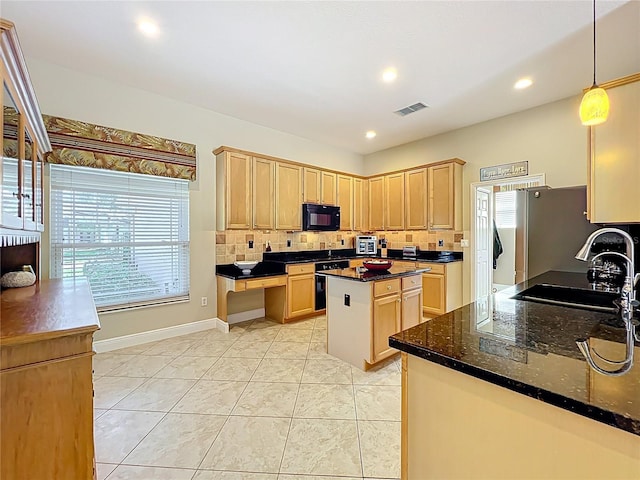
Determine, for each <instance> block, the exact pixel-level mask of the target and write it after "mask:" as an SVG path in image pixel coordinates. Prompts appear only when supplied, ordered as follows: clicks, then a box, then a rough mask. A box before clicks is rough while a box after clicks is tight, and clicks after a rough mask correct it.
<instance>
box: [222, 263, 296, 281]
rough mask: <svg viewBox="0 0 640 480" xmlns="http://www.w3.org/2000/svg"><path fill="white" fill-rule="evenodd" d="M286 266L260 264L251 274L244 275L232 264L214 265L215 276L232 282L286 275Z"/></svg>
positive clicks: (280, 264) (281, 264)
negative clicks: (229, 279) (232, 280)
mask: <svg viewBox="0 0 640 480" xmlns="http://www.w3.org/2000/svg"><path fill="white" fill-rule="evenodd" d="M286 273H287V271H286V266H285V264H284V263H280V262H260V263H258V264H257V265H256V266H255V267H253V269H252V270H251V273H249V274H246V275H245V274H244V273H242V270H241V269H239V268H238V267H236V266H235V265H234V264H233V263H228V264H225V265H216V275H220V276H221V277H226V278H232V279H234V280H244V279H247V278H258V277H274V276H276V275H286Z"/></svg>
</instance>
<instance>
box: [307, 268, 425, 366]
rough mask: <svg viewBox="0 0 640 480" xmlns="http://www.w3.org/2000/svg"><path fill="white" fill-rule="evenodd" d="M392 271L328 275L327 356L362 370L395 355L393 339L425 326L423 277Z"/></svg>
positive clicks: (410, 271)
mask: <svg viewBox="0 0 640 480" xmlns="http://www.w3.org/2000/svg"><path fill="white" fill-rule="evenodd" d="M426 271H429V269H428V268H415V267H414V266H404V265H403V266H395V265H394V266H392V267H391V268H390V269H388V270H384V271H368V270H367V269H366V268H363V267H353V268H344V269H339V270H326V271H323V272H318V273H317V275H324V276H326V277H327V353H329V355H333V356H335V357H337V358H340V359H342V360H344V361H345V362H348V363H350V364H351V365H354V366H356V367H358V368H361V369H363V370H367V369H369V368H370V367H371V366H372V365H375V364H376V363H378V362H381V361H382V360H384V359H386V358H388V357H390V356H392V355H394V354H396V353H397V350H396V349H395V348H391V347H390V346H389V340H388V338H389V336H390V335H393V334H395V333H398V332H400V331H402V330H405V329H407V328H410V327H412V326H415V325H418V324H419V323H420V322H421V321H422V273H423V272H426Z"/></svg>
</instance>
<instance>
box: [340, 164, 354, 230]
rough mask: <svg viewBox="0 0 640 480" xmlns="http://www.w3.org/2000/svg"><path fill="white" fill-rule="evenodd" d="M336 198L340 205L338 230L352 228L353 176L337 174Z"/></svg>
mask: <svg viewBox="0 0 640 480" xmlns="http://www.w3.org/2000/svg"><path fill="white" fill-rule="evenodd" d="M337 183H338V198H337V203H338V206H339V207H340V230H352V229H353V177H349V176H347V175H338V176H337Z"/></svg>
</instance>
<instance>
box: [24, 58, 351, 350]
mask: <svg viewBox="0 0 640 480" xmlns="http://www.w3.org/2000/svg"><path fill="white" fill-rule="evenodd" d="M27 63H28V68H29V72H30V74H31V80H32V82H33V85H34V88H35V91H36V92H37V97H38V101H39V104H40V107H41V109H42V112H43V113H46V114H50V115H56V116H60V117H67V118H72V119H76V120H83V121H87V122H91V123H96V124H101V125H107V126H111V127H115V128H120V129H124V130H131V131H135V132H140V133H146V134H150V135H157V136H161V137H166V138H171V139H176V140H181V141H184V142H189V143H194V144H196V145H197V155H198V180H197V181H196V182H192V183H191V184H190V200H191V206H190V222H191V228H190V235H191V238H190V240H191V298H192V300H191V301H190V302H188V303H182V304H176V305H171V306H162V307H152V308H145V309H140V310H132V311H128V312H124V313H112V314H106V315H101V316H100V320H101V323H102V330H101V331H99V332H98V334H97V335H96V339H97V340H102V339H106V338H112V337H117V336H121V335H127V334H131V333H137V332H141V331H146V330H153V329H157V328H163V327H168V326H173V325H178V324H182V323H189V322H193V321H197V320H203V319H207V318H213V317H215V316H216V301H215V291H216V290H215V247H216V245H215V241H216V240H215V233H216V232H215V226H216V221H215V220H216V219H215V191H214V190H215V164H214V162H215V157H214V156H213V154H212V153H211V152H212V150H213V149H215V148H217V147H219V146H220V145H228V146H232V147H237V148H241V149H246V150H251V151H256V152H260V153H264V154H267V155H273V156H276V157H281V158H285V159H289V160H294V161H298V162H302V163H310V164H314V165H321V166H323V167H326V168H331V169H336V170H342V171H346V172H349V173H354V174H362V173H363V172H362V157H361V156H360V155H355V154H352V153H349V152H345V151H341V150H338V149H335V148H332V147H329V146H327V145H322V144H318V143H315V142H312V141H310V140H307V139H304V138H301V137H296V136H294V135H289V134H286V133H283V132H279V131H276V130H273V129H269V128H265V127H262V126H259V125H256V124H252V123H248V122H245V121H242V120H238V119H236V118H232V117H228V116H225V115H222V114H219V113H215V112H212V111H210V110H205V109H202V108H199V107H196V106H193V105H189V104H185V103H181V102H178V101H175V100H172V99H170V98H166V97H161V96H158V95H155V94H152V93H149V92H145V91H142V90H137V89H133V88H130V87H127V86H126V85H124V84H116V83H114V82H111V81H107V80H104V79H100V78H98V77H93V76H90V75H86V74H83V73H78V72H75V71H72V70H68V69H65V68H61V67H58V66H55V65H52V64H48V63H45V62H41V61H38V60H35V59H31V58H28V59H27ZM47 170H48V169H47ZM45 180H47V181H48V178H47V179H45ZM46 187H47V183H45V188H46ZM45 200H46V203H47V204H48V197H47V198H46V199H45ZM46 214H47V215H48V211H47V212H46ZM47 218H48V217H47ZM48 250H49V245H48V235H47V233H46V232H45V235H44V242H43V252H42V253H43V258H42V267H43V270H42V275H43V277H45V278H46V277H47V276H48V274H49V268H48V267H49V255H48ZM203 296H207V297H209V306H208V307H201V306H200V297H203ZM249 303H252V302H249ZM254 303H255V302H254ZM249 306H251V305H249ZM254 308H256V307H254Z"/></svg>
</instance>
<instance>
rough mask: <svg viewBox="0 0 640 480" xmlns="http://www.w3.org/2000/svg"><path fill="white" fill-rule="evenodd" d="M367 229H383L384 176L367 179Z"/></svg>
mask: <svg viewBox="0 0 640 480" xmlns="http://www.w3.org/2000/svg"><path fill="white" fill-rule="evenodd" d="M369 230H384V177H375V178H370V179H369Z"/></svg>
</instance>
